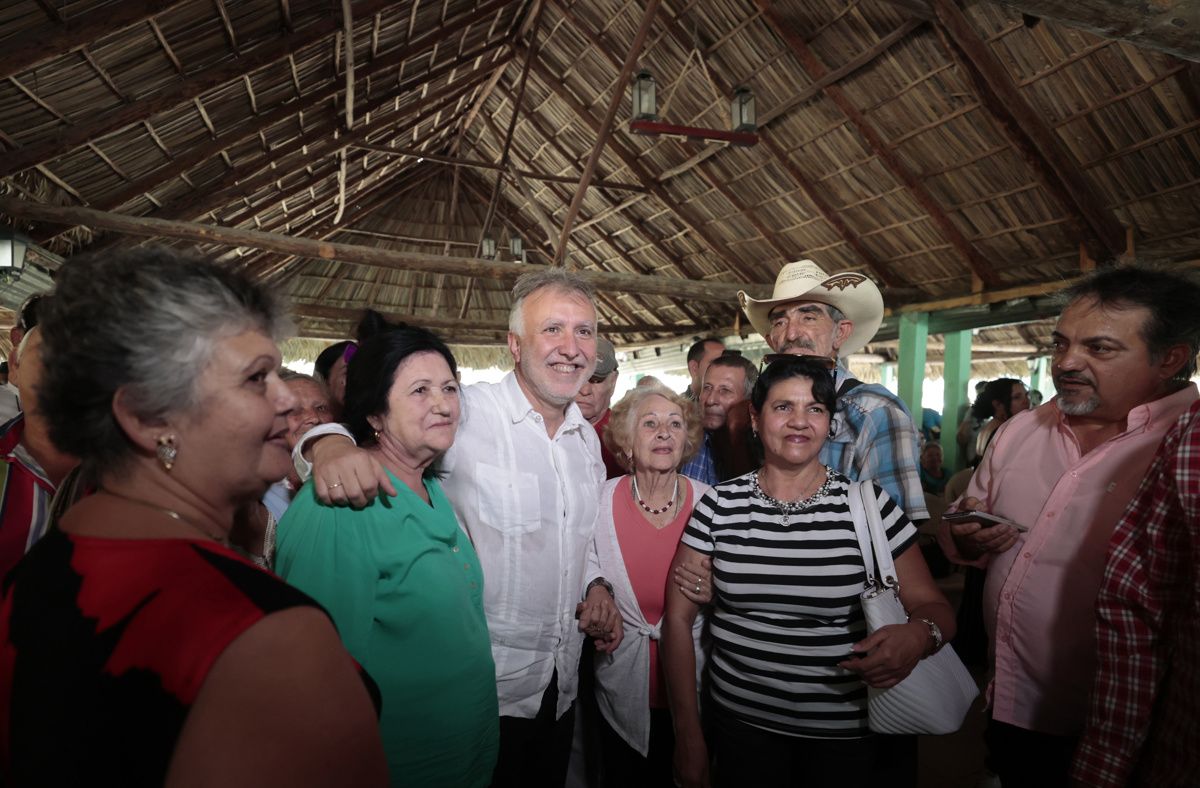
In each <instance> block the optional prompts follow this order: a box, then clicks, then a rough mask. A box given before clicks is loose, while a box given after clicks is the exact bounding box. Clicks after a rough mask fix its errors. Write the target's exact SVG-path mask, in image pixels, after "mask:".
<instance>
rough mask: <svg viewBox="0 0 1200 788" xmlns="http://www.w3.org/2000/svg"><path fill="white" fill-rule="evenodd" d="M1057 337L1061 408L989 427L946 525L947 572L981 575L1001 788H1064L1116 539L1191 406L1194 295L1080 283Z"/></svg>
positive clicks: (1136, 277)
mask: <svg viewBox="0 0 1200 788" xmlns="http://www.w3.org/2000/svg"><path fill="white" fill-rule="evenodd" d="M1067 296H1068V299H1069V301H1068V304H1067V307H1066V309H1065V310H1064V311H1063V313H1062V316H1061V317H1060V318H1059V322H1058V326H1057V327H1056V329H1055V331H1054V335H1053V365H1052V370H1051V371H1052V374H1053V377H1054V385H1055V388H1056V389H1057V391H1058V396H1057V397H1055V398H1054V399H1053V400H1051V401H1050V402H1048V403H1046V404H1045V405H1043V406H1041V407H1039V408H1037V409H1036V410H1032V411H1026V412H1024V413H1020V414H1018V415H1016V416H1014V417H1013V418H1011V419H1009V420H1008V421H1007V422H1006V423H1005V424H1004V425H1003V426H1002V427H1000V428H999V429H998V430H997V431H996V435H995V438H994V439H993V440H992V443H991V446H990V447H989V450H988V453H987V456H986V457H985V458H984V460H983V463H982V464H981V465H980V466H979V469H978V470H977V471H976V472H975V475H974V477H973V478H972V480H971V484H970V486H969V487H968V488H967V492H966V494H965V496H964V498H963V499H962V500H961V501H960V502H959V503H958V505H957V508H959V509H976V510H982V511H986V512H991V513H992V514H995V515H999V516H1001V517H1003V518H1005V519H1006V520H1008V521H1011V522H1012V523H1015V524H1016V527H1014V526H1013V525H991V524H988V523H983V522H980V521H967V522H960V523H957V524H949V523H947V522H946V521H944V520H943V522H942V525H941V532H940V533H939V536H940V537H941V539H942V544H943V547H944V548H945V549H946V551H947V554H948V555H949V556H950V557H951V559H952V560H956V561H958V562H960V563H969V564H973V565H976V566H983V567H986V568H987V581H986V585H985V589H984V622H985V624H986V625H987V628H988V636H989V640H990V641H991V645H992V652H993V658H992V667H993V674H994V675H993V679H992V684H991V686H990V687H989V697H990V699H991V720H990V722H989V725H988V731H987V739H988V747H989V750H990V752H991V765H992V768H993V769H995V771H996V772H997V773H998V774H999V776H1000V780H1001V783H1002V784H1003V785H1005V786H1008V787H1010V788H1011V787H1012V786H1021V788H1027V787H1028V786H1043V785H1045V786H1060V785H1066V784H1067V780H1068V771H1069V769H1070V765H1071V756H1072V753H1073V751H1074V748H1075V744H1076V740H1077V737H1078V736H1079V733H1080V731H1081V730H1082V728H1083V724H1084V722H1085V720H1086V718H1087V712H1088V692H1089V690H1090V689H1091V682H1092V676H1093V674H1094V672H1095V663H1096V642H1095V634H1094V631H1095V604H1096V597H1097V594H1098V592H1099V588H1100V581H1101V578H1102V576H1103V574H1104V566H1105V556H1106V552H1107V547H1108V543H1109V539H1110V538H1111V537H1112V534H1113V530H1114V528H1115V526H1116V524H1117V521H1118V519H1119V518H1120V516H1121V513H1122V512H1123V511H1124V509H1125V506H1126V505H1127V504H1128V503H1129V501H1130V500H1131V499H1132V498H1133V495H1134V493H1135V492H1136V491H1137V489H1138V486H1139V485H1140V484H1141V482H1142V477H1143V476H1144V474H1145V473H1146V469H1147V467H1148V466H1149V464H1150V461H1151V459H1152V458H1153V456H1154V452H1155V449H1156V448H1157V447H1158V444H1159V442H1160V441H1161V440H1162V438H1163V435H1164V434H1166V432H1167V430H1168V429H1170V427H1171V426H1172V425H1173V424H1174V423H1175V420H1176V419H1177V418H1178V417H1179V416H1180V414H1181V413H1183V412H1184V411H1185V410H1186V409H1187V408H1188V407H1189V406H1190V405H1191V404H1192V403H1193V402H1194V401H1196V400H1197V390H1196V386H1195V385H1194V384H1192V383H1189V382H1188V379H1189V378H1190V377H1191V375H1192V374H1194V373H1195V370H1196V364H1195V361H1196V353H1197V351H1198V350H1200V348H1198V347H1197V341H1196V337H1197V336H1200V310H1197V309H1196V304H1197V303H1200V287H1197V286H1196V285H1195V284H1193V283H1191V282H1190V281H1189V280H1188V279H1186V278H1184V277H1182V276H1179V275H1176V274H1171V273H1167V272H1164V271H1157V270H1151V269H1147V268H1140V267H1130V268H1112V269H1106V270H1104V271H1101V272H1099V273H1097V274H1095V275H1093V276H1092V277H1089V278H1088V279H1087V280H1084V281H1083V282H1080V283H1079V284H1077V285H1076V286H1074V287H1073V288H1072V289H1071V290H1070V291H1068V293H1067Z"/></svg>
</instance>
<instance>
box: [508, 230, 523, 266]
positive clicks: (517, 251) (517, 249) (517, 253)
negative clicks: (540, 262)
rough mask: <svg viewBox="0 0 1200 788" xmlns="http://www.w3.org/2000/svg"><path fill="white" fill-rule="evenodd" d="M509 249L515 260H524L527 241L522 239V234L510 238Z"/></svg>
mask: <svg viewBox="0 0 1200 788" xmlns="http://www.w3.org/2000/svg"><path fill="white" fill-rule="evenodd" d="M508 250H509V251H510V252H512V256H513V259H514V260H522V259H523V257H522V256H523V255H524V254H525V242H524V241H522V240H521V236H519V235H514V236H513V237H512V238H509V239H508Z"/></svg>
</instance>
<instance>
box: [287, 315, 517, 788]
mask: <svg viewBox="0 0 1200 788" xmlns="http://www.w3.org/2000/svg"><path fill="white" fill-rule="evenodd" d="M359 340H360V344H359V350H358V351H357V353H356V354H355V355H354V357H353V358H352V359H351V361H350V366H349V371H348V378H347V385H346V405H345V412H344V417H345V419H346V422H347V426H348V427H349V429H350V431H351V432H352V433H353V434H354V436H355V438H356V439H357V440H358V442H359V445H361V446H363V447H364V448H366V449H367V450H368V451H369V452H371V453H372V454H374V455H375V457H376V458H377V459H378V460H379V461H380V463H381V464H382V465H383V466H384V468H385V469H387V471H388V475H389V476H390V478H391V482H392V485H393V486H394V487H395V488H396V490H397V491H398V494H397V495H394V496H387V495H384V496H382V497H380V498H377V499H376V500H374V501H372V502H371V503H370V504H369V505H367V506H366V507H365V508H363V509H351V508H349V507H345V506H327V505H324V504H321V503H319V502H318V501H317V499H316V496H315V495H314V494H313V490H312V481H311V480H310V481H309V482H308V483H307V484H306V485H305V486H304V487H303V488H302V489H301V490H300V492H299V493H298V494H297V495H296V498H295V500H294V501H293V502H292V505H291V508H289V509H288V512H287V514H286V515H285V516H284V518H283V520H282V521H281V522H280V524H279V536H278V548H277V554H276V555H277V557H276V565H275V568H276V571H278V572H279V574H280V575H281V576H282V577H283V578H284V579H286V580H287V581H288V582H289V583H292V584H293V585H295V586H296V587H297V588H299V589H301V590H303V591H305V592H306V593H308V594H310V595H311V596H313V597H314V598H315V599H316V600H317V601H318V602H320V603H321V604H322V605H324V606H325V608H326V609H327V610H328V611H329V613H330V614H331V615H332V616H333V620H334V623H336V624H337V628H338V631H339V632H340V634H341V636H342V640H343V642H344V643H345V645H346V648H347V649H348V650H349V651H350V653H351V654H352V655H353V656H354V657H355V658H356V659H357V660H358V661H359V662H360V663H361V664H362V665H363V667H364V668H366V669H367V671H368V672H369V673H370V674H371V676H373V677H374V678H375V679H376V681H378V682H379V686H380V689H381V691H382V693H383V714H382V716H381V719H380V726H381V728H382V734H383V742H384V748H385V750H386V752H387V757H388V769H389V771H390V774H391V781H392V785H393V786H402V785H410V786H442V785H444V786H485V785H487V784H488V782H489V781H490V780H491V776H492V767H493V766H494V763H495V758H496V748H497V742H498V724H499V722H498V721H499V710H498V707H497V702H496V683H495V681H496V680H495V666H494V664H493V662H492V653H491V647H490V645H489V641H488V631H487V622H486V620H485V619H484V615H483V575H482V572H481V570H480V567H479V560H478V558H477V557H476V555H475V550H474V548H473V547H472V546H471V542H470V541H469V540H468V539H467V536H466V534H464V533H463V531H462V530H461V529H460V528H459V526H458V521H457V520H456V519H455V516H454V512H453V510H452V509H451V508H450V503H449V502H448V501H447V500H446V497H445V495H444V494H443V493H442V488H441V485H440V484H439V483H438V473H437V470H436V462H437V460H438V458H439V457H440V456H441V455H442V454H444V453H445V451H446V450H447V449H448V448H450V444H451V443H453V442H454V434H455V431H456V430H457V428H458V419H459V390H458V380H457V366H456V364H455V361H454V356H453V355H451V353H450V349H449V348H448V347H446V345H445V343H443V342H442V341H441V340H440V339H438V338H437V336H436V335H434V334H433V333H431V332H429V331H427V330H425V329H422V328H417V327H413V326H406V325H403V324H400V325H397V326H392V325H389V324H387V323H386V322H385V321H383V319H382V318H381V317H380V316H379V315H377V314H375V313H368V315H367V317H366V318H364V320H363V324H362V325H361V326H360V327H359Z"/></svg>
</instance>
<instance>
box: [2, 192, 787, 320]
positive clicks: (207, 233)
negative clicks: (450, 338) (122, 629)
mask: <svg viewBox="0 0 1200 788" xmlns="http://www.w3.org/2000/svg"><path fill="white" fill-rule="evenodd" d="M0 213H3V214H7V215H8V216H13V217H17V218H21V219H25V220H33V221H43V222H54V223H58V224H82V225H86V226H89V227H96V228H101V229H105V230H110V231H112V232H115V233H123V234H130V235H137V236H143V237H159V238H172V239H176V240H183V241H191V242H197V243H207V244H221V245H226V246H243V247H246V248H249V249H268V250H271V251H276V252H281V253H283V254H295V255H297V256H301V257H311V258H316V259H321V260H337V261H338V262H342V263H357V264H359V265H366V266H378V267H383V268H392V269H395V270H399V271H432V272H434V273H453V274H460V275H462V276H470V277H483V278H487V279H498V280H502V281H512V280H514V279H516V278H517V277H518V276H520V275H521V274H523V273H525V272H527V271H530V270H537V269H541V268H546V267H547V266H540V265H534V264H530V263H509V262H503V261H499V260H480V259H478V258H473V257H451V256H446V255H432V254H420V253H417V252H395V251H391V250H389V249H380V248H378V247H374V246H360V245H356V244H342V243H330V242H327V241H316V240H313V239H310V238H295V237H292V236H286V235H278V234H276V233H263V232H258V231H256V230H242V229H238V228H232V227H219V226H217V225H211V224H200V223H199V222H180V221H169V220H165V219H153V218H150V217H147V216H124V215H122V214H116V213H109V212H106V211H94V210H92V209H90V208H80V207H77V206H65V205H47V204H45V203H34V202H28V201H25V200H17V199H14V198H11V197H0ZM579 275H580V276H582V277H583V278H585V279H587V280H588V281H589V282H591V283H592V284H593V285H594V286H596V287H603V288H606V289H608V290H611V291H628V292H640V293H652V294H655V295H665V296H669V297H674V298H690V299H693V300H696V301H720V302H723V303H726V302H731V301H733V299H734V298H735V297H736V294H737V291H738V290H747V291H749V292H750V293H751V295H754V296H755V297H765V294H766V293H767V292H768V291H769V289H770V287H769V286H768V285H749V286H747V285H742V284H738V283H732V282H713V281H700V282H697V281H689V280H687V279H674V278H666V277H659V276H646V275H643V274H624V273H617V272H615V271H590V270H584V271H580V272H579Z"/></svg>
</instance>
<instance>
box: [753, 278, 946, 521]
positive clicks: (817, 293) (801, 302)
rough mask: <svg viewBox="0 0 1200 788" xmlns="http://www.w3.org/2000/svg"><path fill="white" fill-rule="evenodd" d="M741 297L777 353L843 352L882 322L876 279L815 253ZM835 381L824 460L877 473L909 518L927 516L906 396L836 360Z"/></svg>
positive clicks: (853, 474) (861, 474)
mask: <svg viewBox="0 0 1200 788" xmlns="http://www.w3.org/2000/svg"><path fill="white" fill-rule="evenodd" d="M738 301H739V302H740V303H741V306H742V309H743V310H744V311H745V313H746V316H747V317H748V318H749V319H750V324H751V325H752V326H754V329H755V330H756V331H758V333H760V334H762V336H763V338H764V339H766V341H767V344H768V345H769V346H770V347H771V350H773V351H775V352H776V353H791V354H794V355H813V356H822V357H824V358H832V359H837V358H840V357H844V356H848V355H850V354H851V353H853V352H855V351H857V350H859V349H861V348H862V347H863V346H864V345H866V344H867V343H868V342H870V341H871V338H872V337H874V336H875V332H876V331H878V330H879V324H880V323H882V322H883V296H881V295H880V294H879V288H878V287H876V286H875V283H874V282H872V281H871V280H870V279H869V278H868V277H866V276H864V275H863V274H860V273H856V272H854V271H841V272H839V273H836V274H833V275H829V274H826V273H825V272H824V271H823V270H821V268H820V267H819V266H818V265H817V264H816V263H814V262H813V261H812V260H800V261H798V262H795V263H788V264H787V265H785V266H784V267H783V270H782V271H780V272H779V276H778V277H776V279H775V291H774V292H773V293H772V294H771V297H770V298H767V299H763V300H762V301H758V300H756V299H753V298H751V297H750V296H748V295H746V293H745V292H740V293H738ZM834 383H835V385H836V387H837V391H838V406H837V418H836V421H835V424H834V428H833V434H832V435H831V436H830V438H829V440H827V441H825V445H824V447H822V449H821V461H822V462H824V463H825V464H826V465H829V466H831V467H832V468H834V469H835V470H838V471H841V472H842V473H844V474H846V475H847V476H849V477H850V478H851V479H866V478H871V479H874V480H875V481H877V482H879V485H880V486H881V487H883V488H884V489H885V490H887V493H888V495H890V496H891V497H892V499H893V500H895V501H896V502H897V503H898V504H899V505H900V507H901V508H902V509H903V510H904V512H905V513H906V514H907V515H908V517H909V519H910V520H925V519H927V518H928V517H929V512H928V510H927V509H926V508H925V495H924V493H923V492H922V491H921V474H920V465H919V463H918V461H917V460H918V453H917V431H916V429H915V428H914V427H913V421H912V417H911V416H910V415H909V412H908V409H907V408H906V407H905V406H904V403H903V402H901V401H900V398H899V397H897V396H896V395H895V394H892V393H891V392H890V391H888V390H887V389H885V388H884V387H883V386H880V385H876V384H869V383H862V382H861V381H858V380H855V379H854V378H853V377H851V375H850V372H849V371H848V370H847V368H846V367H844V366H842V365H840V364H839V365H838V367H837V369H836V370H835V372H834Z"/></svg>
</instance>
